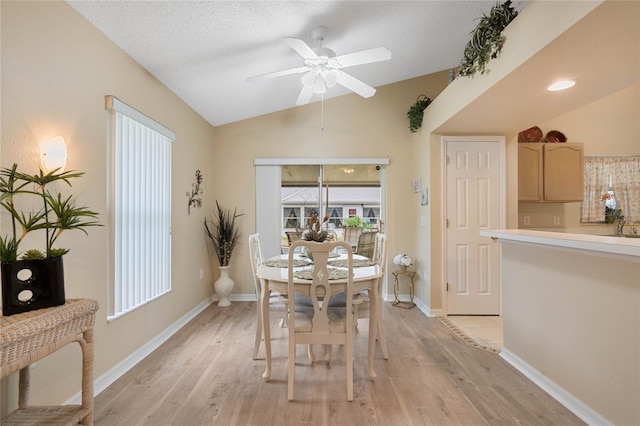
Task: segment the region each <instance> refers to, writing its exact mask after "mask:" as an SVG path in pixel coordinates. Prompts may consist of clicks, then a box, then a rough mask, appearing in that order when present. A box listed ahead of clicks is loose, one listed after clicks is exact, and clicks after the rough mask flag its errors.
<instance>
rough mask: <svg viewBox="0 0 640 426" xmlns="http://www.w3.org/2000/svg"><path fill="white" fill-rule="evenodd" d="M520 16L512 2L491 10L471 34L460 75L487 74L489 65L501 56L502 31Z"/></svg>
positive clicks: (459, 71)
mask: <svg viewBox="0 0 640 426" xmlns="http://www.w3.org/2000/svg"><path fill="white" fill-rule="evenodd" d="M516 16H518V11H516V10H515V9H514V8H513V7H512V6H511V0H507V1H506V2H504V3H503V4H500V1H499V0H498V2H497V4H496V5H495V6H494V7H492V8H491V13H489V15H488V16H487V15H484V16H483V17H482V18H480V22H479V23H478V26H477V27H476V28H475V30H473V31H472V32H471V40H469V42H468V43H467V46H466V47H465V49H464V54H463V57H462V60H461V61H460V67H459V69H458V75H459V76H463V77H471V76H472V75H473V74H475V73H476V72H480V74H484V73H485V72H487V63H488V62H489V61H490V60H491V59H495V58H497V57H498V56H499V55H500V51H501V50H502V46H503V44H504V40H505V37H504V35H503V34H502V31H503V30H504V29H505V28H506V27H507V25H509V23H511V21H513V19H514V18H515V17H516Z"/></svg>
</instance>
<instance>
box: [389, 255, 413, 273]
mask: <svg viewBox="0 0 640 426" xmlns="http://www.w3.org/2000/svg"><path fill="white" fill-rule="evenodd" d="M393 263H394V264H396V265H398V266H399V267H400V271H401V272H405V271H406V270H407V268H408V267H409V266H411V258H410V257H409V256H408V255H406V254H404V253H400V254H398V255H396V256H395V257H394V258H393Z"/></svg>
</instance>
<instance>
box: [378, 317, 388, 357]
mask: <svg viewBox="0 0 640 426" xmlns="http://www.w3.org/2000/svg"><path fill="white" fill-rule="evenodd" d="M378 342H380V349H382V357H383V358H384V359H389V350H388V349H387V338H386V337H385V334H384V325H383V324H382V321H378Z"/></svg>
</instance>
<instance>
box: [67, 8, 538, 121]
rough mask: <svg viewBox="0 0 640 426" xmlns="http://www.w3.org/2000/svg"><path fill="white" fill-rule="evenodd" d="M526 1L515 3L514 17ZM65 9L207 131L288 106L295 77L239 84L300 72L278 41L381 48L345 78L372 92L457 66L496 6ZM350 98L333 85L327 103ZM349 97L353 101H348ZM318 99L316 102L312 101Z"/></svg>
mask: <svg viewBox="0 0 640 426" xmlns="http://www.w3.org/2000/svg"><path fill="white" fill-rule="evenodd" d="M527 2H528V0H522V1H518V0H514V1H513V5H514V6H515V8H516V9H517V10H522V9H523V8H524V7H525V6H526V4H527ZM68 3H69V4H70V5H71V6H72V7H73V8H74V9H76V10H77V11H78V12H79V13H80V14H81V15H83V16H84V17H85V18H86V19H87V20H88V21H89V22H91V23H92V24H93V25H95V26H96V27H97V28H98V29H99V30H100V31H102V32H103V33H104V34H105V35H106V36H107V37H108V38H109V39H111V40H112V41H113V42H114V43H115V44H116V45H118V46H120V47H121V48H122V49H123V50H124V51H125V52H127V53H128V54H129V55H130V56H131V57H132V58H133V59H134V60H136V61H137V62H138V63H140V64H141V65H142V66H143V67H144V68H145V69H147V70H148V71H149V72H150V73H151V74H152V75H154V76H155V77H156V78H157V79H158V80H160V81H161V82H162V83H163V84H164V85H166V86H167V87H168V88H169V89H170V90H172V91H173V92H174V93H175V94H176V95H178V96H179V97H180V98H181V99H183V100H184V101H185V102H186V103H187V104H188V105H190V106H191V107H192V108H193V109H194V110H195V111H197V112H198V113H199V114H200V115H201V116H202V117H204V118H205V119H206V120H207V121H208V122H209V123H211V124H212V125H215V126H217V125H222V124H226V123H231V122H235V121H239V120H243V119H246V118H250V117H255V116H259V115H263V114H267V113H271V112H275V111H280V110H284V109H288V108H292V107H294V106H295V102H296V99H297V97H298V94H299V92H300V89H301V88H302V83H301V81H300V75H289V76H286V77H279V78H275V79H269V80H262V81H257V82H247V81H246V79H247V77H250V76H253V75H259V74H264V73H269V72H273V71H279V70H283V69H288V68H293V67H299V66H301V65H302V58H301V57H300V56H299V55H298V54H297V53H296V52H294V51H293V50H292V49H291V48H290V47H289V46H287V45H286V44H285V43H284V42H283V41H282V39H283V38H284V37H294V38H299V39H302V40H304V41H305V42H306V43H307V44H309V45H310V46H312V47H313V46H314V45H315V42H314V41H313V40H312V39H311V36H310V32H311V30H312V29H313V28H315V27H318V26H325V27H327V29H328V34H327V37H326V39H325V40H324V42H323V46H325V47H329V48H331V49H332V50H334V51H335V52H336V54H337V55H343V54H347V53H351V52H356V51H360V50H364V49H369V48H374V47H378V46H385V47H387V48H388V49H389V50H390V51H391V52H392V58H391V60H388V61H384V62H377V63H372V64H367V65H359V66H354V67H349V68H347V69H345V71H348V72H349V74H351V75H353V76H354V77H356V78H358V79H360V80H362V81H363V82H365V83H367V84H368V85H370V86H373V87H377V86H381V85H386V84H391V83H395V82H398V81H403V80H407V79H410V78H414V77H418V76H422V75H426V74H431V73H434V72H438V71H443V70H447V69H451V68H454V67H456V66H457V65H458V64H459V63H460V59H461V57H462V53H463V51H464V47H465V45H466V43H467V42H468V41H469V34H470V32H471V31H472V30H473V29H474V28H475V26H476V25H477V19H478V18H480V17H482V16H483V14H485V13H489V11H490V9H491V7H492V6H494V5H495V4H496V2H495V1H494V0H489V1H484V0H472V1H450V0H429V1H119V0H115V1H84V0H68ZM346 94H350V92H348V91H347V90H346V89H344V88H342V87H340V86H336V87H334V88H331V89H329V91H328V92H327V94H326V95H325V99H328V98H333V97H336V96H342V95H346ZM352 96H357V95H352ZM319 100H320V95H314V97H313V99H312V102H317V101H319Z"/></svg>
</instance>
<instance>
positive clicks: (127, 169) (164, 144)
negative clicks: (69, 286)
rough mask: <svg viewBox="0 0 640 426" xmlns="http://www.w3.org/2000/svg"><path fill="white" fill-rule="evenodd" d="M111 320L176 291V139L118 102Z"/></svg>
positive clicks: (113, 106) (113, 113)
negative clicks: (173, 214) (173, 173)
mask: <svg viewBox="0 0 640 426" xmlns="http://www.w3.org/2000/svg"><path fill="white" fill-rule="evenodd" d="M106 101H107V103H106V105H107V110H108V112H109V115H110V117H109V119H110V135H109V137H110V142H111V186H110V191H109V192H110V209H111V230H112V236H111V245H112V246H111V248H112V249H111V250H110V252H111V255H112V259H111V267H110V269H111V273H112V274H113V275H112V279H111V280H110V283H111V284H110V291H109V308H108V311H109V312H108V316H109V319H115V318H117V317H118V316H121V315H123V314H125V313H127V312H130V311H131V310H133V309H135V308H137V307H139V306H142V305H143V304H145V303H147V302H149V301H151V300H153V299H155V298H157V297H159V296H161V295H163V294H166V293H167V292H169V291H170V290H171V192H170V191H171V142H172V141H173V140H174V139H175V134H174V133H173V132H172V131H171V130H169V129H167V128H165V127H164V126H162V125H160V124H159V123H156V122H155V121H153V120H152V119H150V118H149V117H147V116H145V115H144V114H142V113H140V112H138V111H136V110H135V109H133V108H131V107H130V106H128V105H126V104H125V103H123V102H121V101H120V100H118V99H117V98H115V97H113V96H107V97H106Z"/></svg>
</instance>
